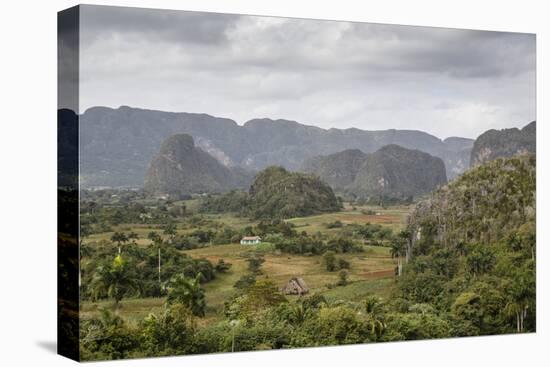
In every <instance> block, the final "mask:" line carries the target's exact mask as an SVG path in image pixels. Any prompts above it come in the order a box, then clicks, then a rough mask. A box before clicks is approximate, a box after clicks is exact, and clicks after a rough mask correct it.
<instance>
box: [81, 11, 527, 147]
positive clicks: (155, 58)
mask: <svg viewBox="0 0 550 367" xmlns="http://www.w3.org/2000/svg"><path fill="white" fill-rule="evenodd" d="M80 47H81V56H80V65H81V74H80V82H81V89H80V91H81V95H80V105H81V111H84V110H85V109H87V108H89V107H92V106H98V105H101V106H110V107H115V108H116V107H119V106H120V105H128V106H132V107H141V108H150V109H159V110H165V111H176V112H199V113H208V114H210V115H214V116H221V117H228V118H232V119H234V120H235V121H236V122H237V123H239V124H243V123H244V122H246V121H247V120H250V119H252V118H262V117H269V118H273V119H278V118H283V119H289V120H295V121H298V122H300V123H304V124H308V125H316V126H320V127H323V128H331V127H337V128H347V127H357V128H361V129H366V130H380V129H389V128H395V129H418V130H423V131H426V132H429V133H431V134H434V135H436V136H438V137H440V138H445V137H448V136H464V137H473V138H475V137H476V136H477V135H479V134H480V133H482V132H483V131H485V130H487V129H490V128H497V129H501V128H505V127H521V126H523V125H525V124H527V123H528V122H530V121H532V120H534V119H535V112H536V110H535V36H534V35H529V34H517V33H502V32H483V31H469V30H456V29H444V28H428V27H410V26H396V25H382V24H368V23H352V22H336V21H320V20H305V19H304V20H302V19H286V18H276V17H256V16H237V15H225V14H213V13H196V12H182V11H166V10H146V9H136V8H116V7H95V6H84V7H83V10H82V14H81V42H80Z"/></svg>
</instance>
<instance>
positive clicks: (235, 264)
mask: <svg viewBox="0 0 550 367" xmlns="http://www.w3.org/2000/svg"><path fill="white" fill-rule="evenodd" d="M188 207H190V206H189V205H188ZM191 207H192V206H191ZM408 210H409V208H408V207H406V206H400V207H390V208H387V209H386V208H381V207H375V206H358V207H350V206H346V207H345V208H344V209H343V210H342V211H340V212H335V213H327V214H322V215H315V216H310V217H302V218H294V219H289V220H288V222H290V223H292V224H294V226H295V227H294V228H295V229H296V230H297V231H299V232H302V231H306V232H307V233H308V234H314V233H317V232H321V233H332V232H336V231H337V230H338V229H333V228H327V223H332V222H335V221H340V222H342V224H343V225H344V226H345V225H348V224H354V223H355V224H366V223H373V224H374V223H376V224H380V225H382V226H384V227H389V228H391V229H392V230H394V231H395V230H399V229H400V228H402V226H403V225H404V220H405V217H406V214H407V213H408ZM202 217H203V218H204V219H205V222H204V223H203V225H205V226H208V227H217V226H221V225H224V226H229V227H232V228H234V229H242V228H244V227H246V226H251V225H255V224H257V223H256V222H253V221H250V220H248V219H246V218H240V217H235V216H233V215H229V214H220V215H207V214H206V215H202ZM160 227H161V226H157V225H142V224H134V225H129V224H123V225H119V226H113V227H112V231H110V232H103V233H100V234H94V235H91V236H89V237H88V238H86V243H90V244H92V243H98V242H99V241H101V240H109V239H110V238H111V236H112V234H113V233H114V232H115V231H134V232H136V233H137V234H138V235H139V239H138V240H137V243H138V245H143V246H146V245H149V244H150V243H151V241H150V240H149V239H147V234H148V233H149V232H150V231H152V230H158V229H159V228H160ZM200 228H202V227H201V226H191V225H189V224H188V223H183V222H182V223H179V224H178V225H177V233H178V234H185V233H189V232H191V231H193V230H196V229H200ZM182 252H183V253H185V254H187V255H189V256H191V257H192V258H197V259H200V258H205V259H208V260H210V261H211V262H212V263H217V262H218V260H219V259H223V260H224V261H225V262H227V263H231V264H232V267H231V269H230V270H229V271H228V272H227V273H224V274H220V275H218V276H217V277H216V279H214V280H212V281H210V282H208V283H205V284H204V285H203V287H204V289H205V292H206V302H207V309H206V317H205V318H203V319H201V323H211V322H215V321H218V320H221V319H222V318H223V307H224V302H225V301H227V300H228V299H230V298H231V296H233V295H234V294H235V293H236V292H237V290H236V289H235V288H234V284H235V282H237V280H239V278H241V276H243V275H245V274H247V273H248V270H247V263H246V257H245V256H246V254H247V253H250V252H260V253H262V254H263V255H264V258H265V262H264V263H263V265H262V268H261V270H262V273H261V275H259V276H258V279H262V278H268V279H270V280H272V281H273V282H274V283H275V284H276V285H277V286H279V287H282V286H283V285H284V284H285V283H286V282H287V281H288V280H289V279H290V278H292V277H301V278H303V279H304V281H305V282H306V283H307V285H308V287H309V288H310V294H322V295H324V296H325V298H326V299H327V300H328V301H335V300H344V301H345V300H349V301H357V300H360V299H362V298H364V296H366V295H367V294H376V295H378V296H380V297H382V298H387V296H388V295H389V294H390V292H391V290H392V287H393V284H394V269H395V260H394V259H392V258H391V256H390V250H389V248H388V247H382V246H369V245H364V251H363V252H359V253H346V254H338V258H342V259H345V260H346V261H348V262H349V263H350V265H351V266H350V269H349V276H348V281H349V283H348V284H347V285H346V286H338V287H336V286H335V285H336V283H337V281H338V272H337V271H336V272H329V271H327V270H326V269H325V268H324V267H323V264H322V256H319V255H317V256H314V255H309V256H308V255H294V254H288V253H281V252H280V251H276V250H274V249H273V247H272V246H270V244H266V243H262V244H260V245H240V244H223V245H210V246H207V247H202V248H197V249H193V250H182ZM287 297H289V296H287ZM290 297H296V296H290ZM163 304H164V299H163V298H128V299H124V300H123V301H122V304H121V307H120V309H119V310H118V311H117V312H118V313H119V314H120V315H121V316H122V317H123V318H125V319H126V320H127V321H128V322H130V323H135V322H137V321H138V320H141V319H143V317H144V316H146V315H147V314H149V313H158V312H159V311H161V310H162V308H163ZM111 305H112V301H110V300H105V301H99V302H95V303H93V302H91V301H86V302H84V303H83V305H82V313H81V317H82V318H83V319H86V318H89V317H92V316H94V315H96V314H97V310H98V308H100V307H110V306H111Z"/></svg>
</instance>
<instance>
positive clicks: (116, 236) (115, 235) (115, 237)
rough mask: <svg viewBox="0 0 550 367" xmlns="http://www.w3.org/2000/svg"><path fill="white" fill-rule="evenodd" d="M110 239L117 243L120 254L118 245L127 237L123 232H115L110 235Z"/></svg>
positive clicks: (124, 241) (126, 240)
mask: <svg viewBox="0 0 550 367" xmlns="http://www.w3.org/2000/svg"><path fill="white" fill-rule="evenodd" d="M111 241H113V242H116V243H117V245H118V254H119V255H120V247H121V246H122V244H123V243H126V242H128V237H126V235H125V234H124V233H123V232H115V233H113V235H112V236H111Z"/></svg>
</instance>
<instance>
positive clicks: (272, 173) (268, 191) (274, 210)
mask: <svg viewBox="0 0 550 367" xmlns="http://www.w3.org/2000/svg"><path fill="white" fill-rule="evenodd" d="M341 207H342V203H341V201H340V200H339V199H338V198H337V197H336V196H335V195H334V192H333V191H332V189H331V188H330V187H329V186H328V185H327V184H325V183H324V182H322V181H321V180H320V179H319V178H317V177H314V176H311V175H306V174H303V173H298V172H288V171H287V170H285V169H284V168H282V167H277V166H273V167H268V168H266V169H265V170H263V171H262V172H260V173H258V174H257V175H256V178H255V179H254V182H253V184H252V186H250V189H249V192H248V193H243V192H238V191H232V192H229V193H227V194H225V195H222V196H220V197H208V198H206V199H205V200H204V201H203V204H202V209H203V211H204V212H214V213H220V212H222V213H223V212H232V211H236V212H238V213H239V214H240V215H243V216H248V217H251V218H254V219H271V218H292V217H304V216H308V215H312V214H316V213H322V212H330V211H338V210H340V208H341Z"/></svg>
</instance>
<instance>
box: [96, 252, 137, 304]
mask: <svg viewBox="0 0 550 367" xmlns="http://www.w3.org/2000/svg"><path fill="white" fill-rule="evenodd" d="M91 287H92V295H93V298H94V299H97V298H98V297H99V296H100V295H102V294H105V295H107V297H110V298H113V299H114V300H115V308H118V306H119V303H120V301H121V300H122V298H124V296H125V295H126V294H128V293H129V292H130V291H133V290H136V289H137V286H136V283H135V281H134V279H133V278H132V276H131V274H130V272H129V269H128V266H127V264H126V261H124V259H123V258H122V256H121V255H118V256H116V257H115V259H114V260H113V262H112V264H110V266H100V267H98V268H97V270H96V272H95V274H94V277H93V278H92V282H91Z"/></svg>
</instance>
